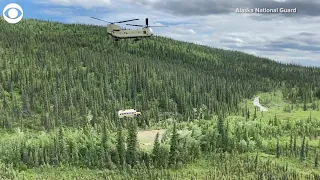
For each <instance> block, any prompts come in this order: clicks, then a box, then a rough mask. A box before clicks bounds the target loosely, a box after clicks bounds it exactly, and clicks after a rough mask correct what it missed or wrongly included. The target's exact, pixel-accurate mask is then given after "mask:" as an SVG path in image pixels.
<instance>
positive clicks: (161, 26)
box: [148, 26, 168, 27]
mask: <svg viewBox="0 0 320 180" xmlns="http://www.w3.org/2000/svg"><path fill="white" fill-rule="evenodd" d="M148 27H168V26H148Z"/></svg>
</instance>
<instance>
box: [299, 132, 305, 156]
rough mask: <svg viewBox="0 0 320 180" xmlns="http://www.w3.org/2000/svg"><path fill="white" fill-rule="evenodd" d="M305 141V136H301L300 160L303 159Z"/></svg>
mask: <svg viewBox="0 0 320 180" xmlns="http://www.w3.org/2000/svg"><path fill="white" fill-rule="evenodd" d="M305 141H306V136H303V139H302V144H301V150H300V160H301V161H304V160H305V153H306V152H305Z"/></svg>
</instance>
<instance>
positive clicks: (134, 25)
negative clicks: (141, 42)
mask: <svg viewBox="0 0 320 180" xmlns="http://www.w3.org/2000/svg"><path fill="white" fill-rule="evenodd" d="M126 25H128V26H139V27H144V25H139V24H126Z"/></svg>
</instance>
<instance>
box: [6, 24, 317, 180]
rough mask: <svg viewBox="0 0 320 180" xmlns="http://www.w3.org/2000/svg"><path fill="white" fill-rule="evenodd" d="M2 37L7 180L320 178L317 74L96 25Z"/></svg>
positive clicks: (19, 30)
mask: <svg viewBox="0 0 320 180" xmlns="http://www.w3.org/2000/svg"><path fill="white" fill-rule="evenodd" d="M0 32H1V33H0V102H1V103H0V112H1V113H0V134H1V137H0V179H219V180H220V179H297V180H298V179H319V178H320V170H319V150H320V139H319V135H320V127H319V126H320V107H319V104H320V68H316V67H303V66H299V65H297V64H283V63H279V62H276V61H272V60H269V59H266V58H262V57H256V56H253V55H249V54H246V53H243V52H238V51H228V50H223V49H217V48H212V47H207V46H202V45H197V44H193V43H187V42H181V41H176V40H173V39H170V38H166V37H160V36H154V37H152V38H148V39H144V40H141V41H136V42H135V41H133V40H121V41H118V42H115V41H113V40H112V38H111V37H109V36H108V35H107V32H106V28H105V27H101V26H94V25H84V24H63V23H58V22H49V21H40V20H35V19H23V20H22V21H21V22H19V23H18V24H14V25H13V24H8V23H6V22H5V21H4V20H3V19H2V18H1V19H0ZM256 97H260V103H261V104H262V105H263V106H265V107H267V108H268V111H260V109H259V108H257V107H256V106H254V105H253V103H252V102H253V99H254V98H256ZM131 108H132V109H133V108H134V109H137V110H138V111H140V112H141V113H142V115H141V117H139V118H123V119H119V118H118V114H117V112H118V111H119V110H122V109H131ZM156 130H157V131H156ZM152 132H153V133H152ZM154 132H156V133H154ZM147 133H149V134H147Z"/></svg>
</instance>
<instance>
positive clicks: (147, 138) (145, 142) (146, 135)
mask: <svg viewBox="0 0 320 180" xmlns="http://www.w3.org/2000/svg"><path fill="white" fill-rule="evenodd" d="M158 132H159V140H160V139H161V137H162V135H163V133H164V132H165V130H164V129H160V130H150V131H139V132H138V141H139V143H140V146H141V147H150V146H153V143H154V140H155V138H156V135H157V133H158Z"/></svg>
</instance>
